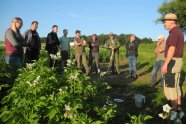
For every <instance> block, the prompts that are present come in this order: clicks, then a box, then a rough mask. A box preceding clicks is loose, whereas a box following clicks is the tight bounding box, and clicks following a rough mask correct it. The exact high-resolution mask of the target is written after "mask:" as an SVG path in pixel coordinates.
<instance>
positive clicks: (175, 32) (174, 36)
mask: <svg viewBox="0 0 186 124" xmlns="http://www.w3.org/2000/svg"><path fill="white" fill-rule="evenodd" d="M170 46H174V47H175V48H176V49H175V52H174V55H173V57H175V58H182V57H183V48H184V35H183V32H182V31H181V29H180V28H179V27H178V26H176V27H174V28H172V29H171V30H170V31H169V36H168V38H167V41H166V47H165V57H167V53H168V50H169V48H170Z"/></svg>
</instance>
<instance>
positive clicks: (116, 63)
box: [108, 52, 120, 74]
mask: <svg viewBox="0 0 186 124" xmlns="http://www.w3.org/2000/svg"><path fill="white" fill-rule="evenodd" d="M114 66H115V68H114ZM110 69H112V73H114V72H115V69H116V71H117V73H118V74H119V73H120V71H119V54H118V53H117V52H115V53H114V54H113V56H111V58H110V62H109V68H108V70H110Z"/></svg>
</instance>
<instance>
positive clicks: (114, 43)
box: [104, 32, 120, 74]
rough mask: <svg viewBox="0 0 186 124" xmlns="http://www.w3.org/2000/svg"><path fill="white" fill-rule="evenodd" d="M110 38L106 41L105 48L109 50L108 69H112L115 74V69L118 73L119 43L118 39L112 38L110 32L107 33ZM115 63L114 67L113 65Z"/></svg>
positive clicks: (112, 35)
mask: <svg viewBox="0 0 186 124" xmlns="http://www.w3.org/2000/svg"><path fill="white" fill-rule="evenodd" d="M109 37H110V39H109V40H107V41H106V43H105V46H104V47H105V48H107V49H109V50H110V62H109V67H108V70H110V69H111V70H112V74H115V70H116V72H117V74H120V71H119V47H120V43H119V41H118V39H116V38H114V34H113V33H112V32H111V33H110V35H109ZM114 65H115V67H114Z"/></svg>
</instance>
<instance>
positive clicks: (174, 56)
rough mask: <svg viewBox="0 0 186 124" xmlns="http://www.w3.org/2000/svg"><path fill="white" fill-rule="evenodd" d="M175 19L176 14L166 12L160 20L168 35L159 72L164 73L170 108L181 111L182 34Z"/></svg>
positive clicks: (165, 92)
mask: <svg viewBox="0 0 186 124" xmlns="http://www.w3.org/2000/svg"><path fill="white" fill-rule="evenodd" d="M177 20H178V18H177V16H176V15H175V14H173V13H168V14H166V15H165V16H164V19H163V20H162V21H163V24H164V27H165V29H166V30H169V36H168V38H167V40H166V47H165V62H164V64H163V66H162V68H161V72H162V73H163V74H164V75H165V81H164V94H165V96H166V98H167V99H168V100H171V107H172V109H174V110H178V111H181V91H180V86H179V83H180V82H179V81H180V76H181V69H182V67H183V50H184V35H183V32H182V30H181V29H180V27H179V26H178V25H177Z"/></svg>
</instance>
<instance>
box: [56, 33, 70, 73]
mask: <svg viewBox="0 0 186 124" xmlns="http://www.w3.org/2000/svg"><path fill="white" fill-rule="evenodd" d="M67 34H68V30H67V29H64V30H63V36H62V37H60V38H59V42H60V46H61V60H62V64H61V66H62V67H61V68H62V71H63V70H64V67H67V60H68V59H70V42H69V37H67Z"/></svg>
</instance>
